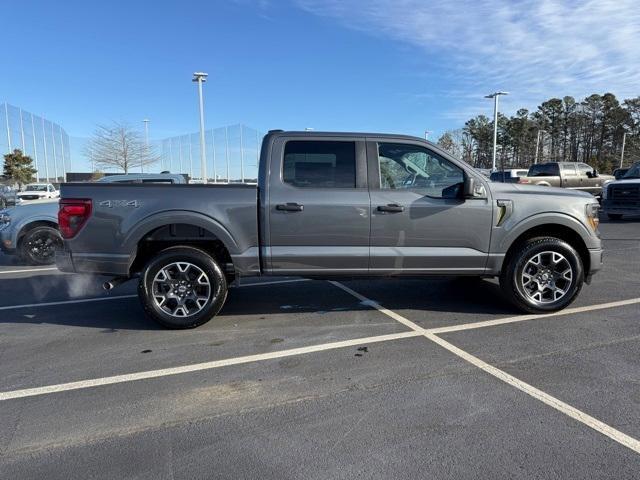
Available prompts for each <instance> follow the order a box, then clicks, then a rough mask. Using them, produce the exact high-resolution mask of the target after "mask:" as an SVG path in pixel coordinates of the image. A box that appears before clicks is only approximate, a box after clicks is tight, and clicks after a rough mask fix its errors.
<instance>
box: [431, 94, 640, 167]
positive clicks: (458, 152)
mask: <svg viewBox="0 0 640 480" xmlns="http://www.w3.org/2000/svg"><path fill="white" fill-rule="evenodd" d="M625 132H626V136H625V147H624V164H625V166H628V165H630V164H631V163H633V162H634V161H638V160H640V97H636V98H631V99H626V100H624V101H623V102H622V103H620V101H619V100H618V99H617V98H616V96H615V95H614V94H612V93H605V94H604V95H598V94H593V95H590V96H588V97H586V98H585V99H584V100H582V101H581V102H577V101H576V100H575V99H574V98H573V97H570V96H566V97H564V98H562V99H560V98H551V99H549V100H547V101H545V102H543V103H542V104H541V105H540V106H539V107H538V108H537V110H536V111H534V112H530V111H529V110H527V109H525V108H522V109H520V110H518V111H517V112H516V114H515V115H514V116H511V117H506V116H505V115H502V114H499V115H498V148H497V155H496V162H497V166H498V168H500V167H501V166H502V165H504V167H505V168H515V167H528V166H530V165H531V164H533V163H536V161H537V163H543V162H584V163H588V164H589V165H591V166H592V167H594V168H597V169H598V170H600V171H603V172H611V171H612V170H613V169H615V168H617V167H618V166H619V165H620V155H621V152H622V143H623V136H624V134H625ZM438 145H440V146H441V147H442V148H444V149H445V150H447V151H448V152H449V153H451V154H452V155H455V156H457V157H458V158H462V159H463V160H465V161H466V162H468V163H469V164H471V165H473V166H475V167H477V168H491V163H492V155H493V120H492V119H489V118H487V117H486V116H485V115H478V116H477V117H475V118H472V119H470V120H468V121H467V122H466V123H465V124H464V127H463V128H460V129H457V130H450V131H447V132H445V133H444V134H443V135H442V136H441V137H440V138H439V139H438ZM536 153H537V158H536Z"/></svg>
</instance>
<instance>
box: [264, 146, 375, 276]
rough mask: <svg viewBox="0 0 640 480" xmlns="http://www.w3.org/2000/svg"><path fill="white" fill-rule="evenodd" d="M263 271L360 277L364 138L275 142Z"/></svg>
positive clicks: (365, 263) (364, 238)
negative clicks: (265, 259)
mask: <svg viewBox="0 0 640 480" xmlns="http://www.w3.org/2000/svg"><path fill="white" fill-rule="evenodd" d="M267 209H268V219H269V220H268V221H269V223H268V226H267V229H266V235H267V237H268V244H267V248H266V251H265V252H264V253H265V256H266V258H267V259H268V260H267V264H266V269H267V270H268V271H270V272H271V273H275V274H302V275H312V274H313V273H315V272H317V273H321V274H323V275H325V274H330V273H335V274H363V273H367V271H368V267H369V228H370V223H369V222H370V218H369V209H370V200H369V192H368V190H367V179H366V153H365V144H364V139H362V138H360V139H358V138H349V137H342V136H337V137H329V136H318V137H309V136H308V135H305V136H304V137H301V136H295V135H293V136H291V137H286V136H282V137H278V138H276V139H275V140H274V144H273V147H272V155H271V160H270V172H269V190H268V200H267Z"/></svg>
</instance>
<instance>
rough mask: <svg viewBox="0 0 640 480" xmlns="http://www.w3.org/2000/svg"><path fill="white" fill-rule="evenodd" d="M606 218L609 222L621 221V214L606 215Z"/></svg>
mask: <svg viewBox="0 0 640 480" xmlns="http://www.w3.org/2000/svg"><path fill="white" fill-rule="evenodd" d="M607 218H608V219H609V220H622V214H621V213H607Z"/></svg>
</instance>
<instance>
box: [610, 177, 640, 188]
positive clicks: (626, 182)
mask: <svg viewBox="0 0 640 480" xmlns="http://www.w3.org/2000/svg"><path fill="white" fill-rule="evenodd" d="M634 183H635V184H639V183H640V178H628V179H626V180H625V179H623V178H621V179H620V180H614V181H613V182H607V186H609V185H629V184H634Z"/></svg>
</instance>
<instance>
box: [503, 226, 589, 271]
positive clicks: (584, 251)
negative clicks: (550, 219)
mask: <svg viewBox="0 0 640 480" xmlns="http://www.w3.org/2000/svg"><path fill="white" fill-rule="evenodd" d="M536 237H555V238H559V239H560V240H563V241H565V242H567V243H568V244H569V245H571V246H572V247H573V248H575V250H576V251H577V252H578V254H579V255H580V259H581V260H582V264H583V267H584V271H585V272H589V271H590V268H591V265H590V263H591V258H590V255H589V249H588V247H587V244H586V242H585V241H584V238H583V237H582V235H581V234H580V233H578V232H577V231H576V230H575V229H573V228H571V227H569V226H567V225H566V224H562V223H545V224H540V225H535V226H531V227H530V228H528V229H526V230H524V231H522V232H521V233H519V235H517V236H516V237H515V238H514V239H513V241H512V242H511V244H510V245H509V248H508V249H507V252H506V254H505V257H504V261H503V263H502V265H503V268H504V266H505V265H508V263H509V261H510V260H511V257H512V256H513V255H514V253H515V252H516V251H518V249H519V248H520V247H522V245H523V244H524V243H525V242H527V241H528V240H530V239H532V238H536Z"/></svg>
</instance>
